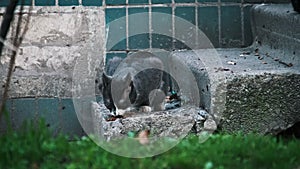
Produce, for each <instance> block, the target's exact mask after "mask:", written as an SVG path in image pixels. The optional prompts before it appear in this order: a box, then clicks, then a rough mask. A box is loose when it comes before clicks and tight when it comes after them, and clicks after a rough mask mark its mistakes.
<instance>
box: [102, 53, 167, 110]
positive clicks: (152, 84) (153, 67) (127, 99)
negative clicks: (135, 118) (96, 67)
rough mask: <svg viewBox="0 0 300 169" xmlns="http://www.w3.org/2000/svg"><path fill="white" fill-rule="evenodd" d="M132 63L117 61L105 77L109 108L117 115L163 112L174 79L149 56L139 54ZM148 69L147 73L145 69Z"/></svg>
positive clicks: (110, 65)
mask: <svg viewBox="0 0 300 169" xmlns="http://www.w3.org/2000/svg"><path fill="white" fill-rule="evenodd" d="M128 57H129V59H124V60H123V59H121V58H117V57H114V58H112V59H111V60H110V61H109V62H108V64H107V65H108V67H107V69H106V73H105V72H103V74H102V94H103V101H104V104H105V106H106V107H107V108H108V109H109V110H110V111H111V112H113V113H114V114H115V115H123V114H124V113H125V112H126V111H131V110H141V109H142V108H143V109H145V110H142V111H147V112H148V111H160V110H163V109H164V99H165V96H166V95H167V93H168V91H169V90H170V79H169V78H170V77H169V76H168V74H167V73H166V72H164V71H163V68H164V65H163V63H162V61H161V60H160V59H159V58H157V57H155V56H154V55H153V54H151V53H149V52H138V53H135V54H133V55H130V56H128ZM144 67H147V69H144Z"/></svg>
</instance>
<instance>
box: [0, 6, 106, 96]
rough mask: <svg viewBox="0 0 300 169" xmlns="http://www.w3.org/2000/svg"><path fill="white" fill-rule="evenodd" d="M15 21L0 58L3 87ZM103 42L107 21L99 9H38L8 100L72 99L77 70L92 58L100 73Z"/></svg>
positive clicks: (20, 57)
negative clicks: (23, 98)
mask: <svg viewBox="0 0 300 169" xmlns="http://www.w3.org/2000/svg"><path fill="white" fill-rule="evenodd" d="M26 16H27V14H24V17H23V22H24V23H25V22H26ZM16 20H17V18H16V19H15V21H14V23H13V25H12V28H11V30H10V33H9V36H8V40H7V43H6V44H7V45H6V48H5V51H4V56H2V57H1V58H0V72H1V73H0V77H1V79H2V80H1V82H0V84H1V86H3V84H4V81H5V80H4V79H5V76H6V74H7V68H8V63H9V60H10V55H9V53H10V52H9V49H11V48H12V46H11V42H12V38H11V37H12V35H11V34H12V33H11V32H13V31H12V30H14V29H15V28H16ZM104 40H105V17H104V11H103V9H102V8H100V7H98V8H97V7H90V8H89V7H76V8H74V9H73V8H72V7H35V8H34V9H33V11H32V16H31V19H30V23H29V28H28V32H27V33H26V36H25V37H24V40H23V43H22V45H21V47H20V49H19V51H18V55H17V59H16V65H15V70H14V74H13V80H12V83H11V90H10V93H9V96H10V97H12V98H14V97H71V96H72V95H71V92H72V91H71V89H72V87H71V85H72V76H73V70H74V66H75V65H78V62H79V61H81V62H88V61H91V60H92V59H91V58H93V59H94V61H93V63H95V64H96V63H97V64H99V69H98V71H101V68H102V67H103V66H101V65H103V58H104V56H103V51H104V49H105V46H104V45H105V43H104ZM84 58H87V59H84ZM85 68H86V69H87V68H88V67H85ZM89 71H91V69H90V70H89ZM93 73H94V74H95V73H96V71H95V70H94V72H93ZM81 80H84V78H83V77H82V79H81ZM94 81H95V80H93V82H94ZM2 89H3V88H2V87H1V88H0V92H1V93H2Z"/></svg>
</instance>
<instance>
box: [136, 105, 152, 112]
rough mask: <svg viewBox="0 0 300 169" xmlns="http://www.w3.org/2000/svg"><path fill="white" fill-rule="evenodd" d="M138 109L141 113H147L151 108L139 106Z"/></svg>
mask: <svg viewBox="0 0 300 169" xmlns="http://www.w3.org/2000/svg"><path fill="white" fill-rule="evenodd" d="M139 111H140V112H143V113H149V112H151V111H152V108H151V107H150V106H141V107H140V108H139Z"/></svg>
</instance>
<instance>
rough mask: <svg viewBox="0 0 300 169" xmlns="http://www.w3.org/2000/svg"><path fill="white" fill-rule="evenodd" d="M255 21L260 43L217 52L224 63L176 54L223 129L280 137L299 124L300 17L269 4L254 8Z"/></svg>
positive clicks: (287, 7)
mask: <svg viewBox="0 0 300 169" xmlns="http://www.w3.org/2000/svg"><path fill="white" fill-rule="evenodd" d="M252 17H253V18H252V24H253V30H254V35H255V37H256V38H255V39H256V41H255V42H254V43H253V45H252V46H251V47H249V48H245V49H218V50H217V52H218V54H219V57H213V59H215V58H218V59H217V60H215V63H217V62H221V63H222V64H215V65H214V66H215V67H211V68H207V67H205V66H204V65H205V64H203V63H202V62H203V61H204V62H213V60H211V61H207V60H209V57H207V56H209V55H211V53H212V52H210V51H209V50H199V51H197V52H196V53H193V52H180V53H176V54H175V55H177V56H178V57H180V58H182V59H183V58H184V59H185V60H187V61H188V65H189V67H190V68H191V69H192V70H193V73H194V74H195V75H196V77H197V81H198V85H199V87H200V89H199V90H200V97H201V101H200V106H202V107H203V108H204V109H207V110H208V111H209V112H210V113H212V114H213V115H214V117H215V120H216V121H217V122H218V124H219V128H221V129H222V130H224V131H230V132H233V131H244V132H259V133H272V134H277V133H279V132H281V131H283V130H285V129H287V128H289V127H291V126H292V125H294V124H295V123H297V122H299V121H300V52H299V48H300V14H298V13H296V12H293V11H292V7H291V5H289V4H276V5H275V4H271V5H257V6H255V7H254V8H253V9H252ZM211 65H213V64H211ZM220 65H221V67H220ZM204 69H205V70H204ZM203 70H204V71H203ZM207 86H208V87H207Z"/></svg>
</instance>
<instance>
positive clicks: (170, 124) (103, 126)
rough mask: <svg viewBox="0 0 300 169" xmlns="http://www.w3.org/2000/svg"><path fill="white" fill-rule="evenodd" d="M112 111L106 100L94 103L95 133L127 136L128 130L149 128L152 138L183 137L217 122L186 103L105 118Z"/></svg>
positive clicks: (106, 137) (212, 128)
mask: <svg viewBox="0 0 300 169" xmlns="http://www.w3.org/2000/svg"><path fill="white" fill-rule="evenodd" d="M109 114H110V112H109V111H108V109H107V108H106V107H105V106H104V104H103V103H101V102H100V103H99V104H98V103H95V102H94V103H92V116H93V125H94V132H95V133H94V134H96V135H98V136H100V138H102V139H104V140H107V141H109V140H111V139H117V138H124V137H128V133H130V132H134V133H139V132H141V131H145V130H147V131H149V133H150V134H151V137H152V138H154V139H155V138H156V139H158V138H162V137H170V138H174V139H180V138H183V137H184V136H186V135H187V134H188V133H189V132H190V131H191V130H193V131H194V132H196V133H197V134H199V133H201V132H204V131H206V132H209V133H212V132H213V131H215V130H216V128H217V125H216V123H215V121H214V120H213V119H212V116H210V115H209V114H208V113H207V112H205V111H203V110H202V109H200V108H198V107H195V106H183V107H180V108H177V109H171V110H167V111H158V112H149V113H134V114H131V115H128V116H127V117H125V118H118V119H116V120H115V121H106V120H105V116H107V115H109Z"/></svg>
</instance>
